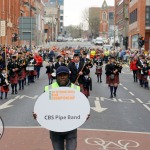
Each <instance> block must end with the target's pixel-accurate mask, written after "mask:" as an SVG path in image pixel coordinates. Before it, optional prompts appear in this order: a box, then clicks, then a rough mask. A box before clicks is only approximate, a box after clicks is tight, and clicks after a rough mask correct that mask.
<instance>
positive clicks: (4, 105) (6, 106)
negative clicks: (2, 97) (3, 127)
mask: <svg viewBox="0 0 150 150" xmlns="http://www.w3.org/2000/svg"><path fill="white" fill-rule="evenodd" d="M19 97H20V96H19V95H18V96H16V97H15V98H13V99H10V100H9V101H8V102H6V103H4V104H2V105H1V106H0V110H2V109H5V108H9V107H12V106H13V105H9V104H11V103H12V102H14V101H15V100H17V99H19Z"/></svg>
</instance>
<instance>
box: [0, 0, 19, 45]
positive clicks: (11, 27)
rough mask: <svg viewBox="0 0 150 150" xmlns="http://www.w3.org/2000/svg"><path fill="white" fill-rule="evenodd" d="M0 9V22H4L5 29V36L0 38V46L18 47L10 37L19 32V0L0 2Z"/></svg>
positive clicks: (0, 0) (2, 0) (1, 0)
mask: <svg viewBox="0 0 150 150" xmlns="http://www.w3.org/2000/svg"><path fill="white" fill-rule="evenodd" d="M0 8H1V9H0V20H1V21H5V28H6V34H5V36H2V37H0V45H5V44H6V45H7V46H15V45H18V42H15V41H13V40H12V37H13V36H14V34H18V32H19V30H18V29H19V21H18V18H19V16H20V0H15V1H12V0H0Z"/></svg>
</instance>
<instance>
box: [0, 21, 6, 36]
mask: <svg viewBox="0 0 150 150" xmlns="http://www.w3.org/2000/svg"><path fill="white" fill-rule="evenodd" d="M0 36H6V21H4V20H3V21H0Z"/></svg>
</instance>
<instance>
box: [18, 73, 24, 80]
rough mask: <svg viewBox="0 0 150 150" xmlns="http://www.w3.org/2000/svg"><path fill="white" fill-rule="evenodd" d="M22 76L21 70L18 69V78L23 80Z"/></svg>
mask: <svg viewBox="0 0 150 150" xmlns="http://www.w3.org/2000/svg"><path fill="white" fill-rule="evenodd" d="M23 79H24V78H23V76H22V71H20V72H19V74H18V80H23Z"/></svg>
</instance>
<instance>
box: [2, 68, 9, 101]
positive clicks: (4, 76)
mask: <svg viewBox="0 0 150 150" xmlns="http://www.w3.org/2000/svg"><path fill="white" fill-rule="evenodd" d="M0 86H1V87H0V89H1V97H0V98H1V99H3V93H5V99H7V93H8V91H9V81H8V74H7V73H6V70H5V69H3V70H2V73H1V74H0Z"/></svg>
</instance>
